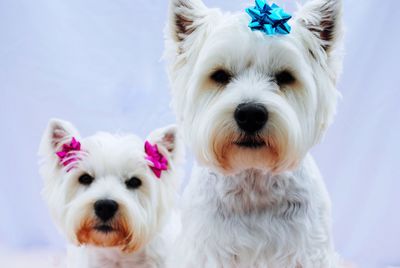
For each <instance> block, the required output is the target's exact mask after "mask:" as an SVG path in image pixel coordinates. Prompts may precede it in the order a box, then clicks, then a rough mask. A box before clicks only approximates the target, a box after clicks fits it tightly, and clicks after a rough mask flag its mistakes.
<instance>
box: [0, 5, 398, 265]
mask: <svg viewBox="0 0 400 268" xmlns="http://www.w3.org/2000/svg"><path fill="white" fill-rule="evenodd" d="M345 2H346V3H345V20H346V26H347V38H346V58H345V65H344V73H343V76H342V79H341V82H340V85H339V89H340V91H341V92H342V95H343V99H342V101H341V102H340V105H339V108H338V115H337V118H336V121H335V123H334V125H333V126H332V127H331V129H330V130H329V131H328V134H327V136H326V137H325V139H324V141H323V142H322V143H321V144H320V145H318V146H317V147H316V148H315V149H314V156H315V158H316V160H317V162H318V163H319V165H320V168H321V171H322V173H323V174H324V176H325V178H326V181H327V185H328V188H329V191H330V193H331V196H332V200H333V215H334V234H335V241H336V245H337V248H338V250H339V252H340V254H342V255H343V256H344V257H345V258H346V259H349V260H353V261H355V262H357V263H358V264H359V265H360V267H367V268H369V267H371V268H372V267H385V266H387V265H390V264H392V265H395V264H397V265H400V215H399V214H400V208H399V207H400V194H399V189H400V172H399V165H400V161H399V160H400V157H399V154H400V124H399V123H400V119H399V118H400V105H399V102H400V86H399V85H400V73H399V63H398V62H399V61H400V56H399V53H398V48H399V47H400V44H399V41H400V27H399V26H400V25H399V23H398V16H399V15H400V11H399V10H400V2H399V1H397V0H385V1H373V0H362V1H361V0H353V1H346V0H345ZM206 3H207V4H208V5H210V6H214V7H221V8H224V9H227V10H242V9H243V8H244V7H246V6H247V3H248V1H241V0H232V1H224V0H206ZM279 3H280V4H282V5H283V6H286V7H287V9H288V10H292V11H293V10H294V6H295V5H294V2H293V1H291V0H287V1H283V0H281V1H279ZM166 10H167V1H166V0H153V1H148V0H135V1H133V0H113V1H107V0H68V1H67V0H36V1H31V0H0V101H1V102H0V122H1V132H0V148H1V151H2V152H3V154H2V155H0V248H2V249H3V250H4V249H7V250H29V249H37V248H51V249H57V248H62V247H63V245H64V241H63V239H62V237H61V236H60V235H59V234H58V233H57V231H56V230H55V228H54V227H53V225H52V223H51V221H50V219H49V216H48V212H47V210H46V207H45V206H44V203H43V201H42V200H41V197H40V189H41V185H42V184H41V180H40V178H39V176H38V172H37V157H36V151H37V148H38V143H39V140H40V136H41V134H42V131H43V129H44V127H45V125H46V123H47V121H48V119H49V118H51V117H61V118H64V119H67V120H70V121H72V122H73V123H74V124H75V125H77V126H78V128H79V129H80V130H81V133H82V134H83V135H90V134H92V133H94V132H95V131H97V130H106V131H116V130H122V131H134V132H136V133H138V134H139V135H141V136H144V135H145V134H146V133H148V132H149V131H150V130H151V129H153V128H155V127H159V126H162V125H165V124H168V123H171V122H173V121H174V116H173V114H172V112H171V111H170V109H169V101H170V97H169V93H168V84H167V78H166V75H165V70H164V69H165V67H164V65H165V64H164V63H163V62H161V61H160V58H161V56H162V51H163V33H162V30H163V27H164V23H165V19H166Z"/></svg>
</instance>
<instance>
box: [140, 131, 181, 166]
mask: <svg viewBox="0 0 400 268" xmlns="http://www.w3.org/2000/svg"><path fill="white" fill-rule="evenodd" d="M147 140H148V141H149V142H150V143H151V144H157V147H158V149H159V150H160V153H162V154H163V155H164V156H166V157H168V158H170V159H172V160H173V161H174V162H177V161H180V159H181V157H182V154H183V144H182V139H181V137H180V135H179V133H178V130H177V126H176V125H169V126H166V127H164V128H159V129H156V130H154V131H153V132H151V133H150V135H149V136H148V137H147Z"/></svg>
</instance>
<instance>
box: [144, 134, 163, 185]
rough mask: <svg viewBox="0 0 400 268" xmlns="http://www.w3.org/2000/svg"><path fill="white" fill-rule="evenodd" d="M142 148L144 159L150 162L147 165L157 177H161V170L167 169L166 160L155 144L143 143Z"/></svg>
mask: <svg viewBox="0 0 400 268" xmlns="http://www.w3.org/2000/svg"><path fill="white" fill-rule="evenodd" d="M144 150H145V152H146V155H147V156H146V159H147V160H149V161H150V162H151V165H149V167H150V168H151V170H152V171H153V172H154V174H155V175H156V177H157V178H160V177H161V172H162V171H163V170H167V169H168V160H167V158H165V156H163V155H162V154H161V153H160V152H159V151H158V148H157V144H154V145H151V144H150V142H148V141H146V142H145V143H144Z"/></svg>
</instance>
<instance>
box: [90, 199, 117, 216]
mask: <svg viewBox="0 0 400 268" xmlns="http://www.w3.org/2000/svg"><path fill="white" fill-rule="evenodd" d="M117 210H118V203H117V202H115V201H114V200H110V199H103V200H98V201H96V202H95V203H94V212H95V213H96V216H97V217H99V218H100V219H101V220H102V221H107V220H109V219H111V218H112V217H114V215H115V212H117Z"/></svg>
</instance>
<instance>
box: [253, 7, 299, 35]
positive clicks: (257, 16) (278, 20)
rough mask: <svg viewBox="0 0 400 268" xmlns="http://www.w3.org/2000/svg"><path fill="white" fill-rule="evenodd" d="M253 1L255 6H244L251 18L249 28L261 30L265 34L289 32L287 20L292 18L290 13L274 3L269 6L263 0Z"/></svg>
mask: <svg viewBox="0 0 400 268" xmlns="http://www.w3.org/2000/svg"><path fill="white" fill-rule="evenodd" d="M255 1H256V6H255V7H249V8H246V12H247V14H249V15H250V17H251V18H252V20H251V22H250V24H249V27H250V29H251V30H253V31H262V32H264V33H266V34H267V35H276V34H288V33H290V30H291V27H290V25H289V24H288V23H287V22H288V20H290V19H291V18H292V16H291V15H289V14H287V13H285V12H284V11H283V9H282V8H280V7H279V6H277V5H275V4H272V5H271V6H269V5H268V4H267V3H266V2H265V0H255Z"/></svg>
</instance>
